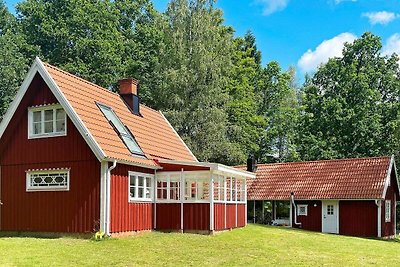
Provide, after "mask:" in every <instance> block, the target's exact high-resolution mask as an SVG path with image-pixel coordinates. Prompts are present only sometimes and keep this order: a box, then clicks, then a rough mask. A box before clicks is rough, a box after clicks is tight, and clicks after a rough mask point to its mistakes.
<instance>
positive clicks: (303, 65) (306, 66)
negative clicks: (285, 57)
mask: <svg viewBox="0 0 400 267" xmlns="http://www.w3.org/2000/svg"><path fill="white" fill-rule="evenodd" d="M356 38H357V37H356V36H355V35H354V34H351V33H348V32H344V33H341V34H339V35H337V36H335V37H333V38H332V39H329V40H324V41H323V42H322V43H321V44H319V45H318V46H317V48H316V49H315V50H314V51H312V50H311V49H308V50H307V52H305V53H304V54H303V55H302V56H301V58H300V59H299V61H298V62H297V65H298V66H299V68H300V70H302V71H303V72H310V71H314V70H316V69H317V68H318V66H319V65H321V64H323V63H326V62H328V59H329V58H332V57H339V56H342V50H343V46H344V43H346V42H347V43H351V42H353V41H354V40H355V39H356Z"/></svg>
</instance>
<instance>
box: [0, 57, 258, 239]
mask: <svg viewBox="0 0 400 267" xmlns="http://www.w3.org/2000/svg"><path fill="white" fill-rule="evenodd" d="M137 91H138V85H137V82H136V81H135V80H133V79H127V80H123V81H121V82H120V94H117V93H113V92H111V91H109V90H106V89H104V88H101V87H99V86H97V85H95V84H92V83H90V82H88V81H85V80H83V79H81V78H78V77H76V76H73V75H71V74H69V73H67V72H64V71H62V70H60V69H57V68H55V67H53V66H51V65H49V64H44V63H42V62H41V61H40V60H39V59H38V58H37V59H36V60H35V62H34V63H33V65H32V67H31V69H30V70H29V72H28V74H27V77H26V79H25V81H24V82H23V84H22V86H21V88H20V90H19V91H18V93H17V95H16V97H15V100H14V102H13V103H12V105H11V106H10V108H9V110H8V111H7V113H6V115H5V117H4V119H3V121H2V122H1V124H0V231H9V232H10V231H11V232H59V233H89V232H93V231H96V230H98V229H100V230H102V231H104V232H105V233H106V234H113V233H122V232H132V231H141V230H151V229H159V230H177V231H196V232H199V231H202V232H206V233H210V232H213V231H217V230H223V229H230V228H234V227H241V226H244V225H245V224H246V212H245V211H246V179H247V178H251V177H253V178H254V177H255V175H254V174H253V173H250V172H247V171H241V170H237V169H235V168H232V167H228V166H224V165H221V164H216V163H203V162H198V161H197V159H196V157H195V156H194V155H193V154H192V153H191V151H190V150H189V148H188V147H187V146H186V145H185V143H184V142H183V141H182V139H181V138H180V137H179V135H178V134H177V133H176V132H175V130H174V129H173V128H172V126H171V125H170V124H169V122H168V121H167V120H166V118H165V117H164V116H163V115H162V113H160V112H157V111H155V110H153V109H151V108H148V107H146V106H144V105H141V104H140V103H139V102H140V101H139V97H138V94H137Z"/></svg>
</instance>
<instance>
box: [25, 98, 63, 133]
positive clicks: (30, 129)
mask: <svg viewBox="0 0 400 267" xmlns="http://www.w3.org/2000/svg"><path fill="white" fill-rule="evenodd" d="M57 109H62V110H64V109H63V108H62V106H61V105H60V104H55V105H47V106H41V107H31V108H28V139H36V138H47V137H56V136H66V135H67V113H66V112H65V110H64V125H65V130H64V131H62V132H57V131H56V130H57V123H56V121H57V120H56V110H57ZM46 110H52V111H53V132H51V133H45V132H44V113H45V111H46ZM36 111H40V112H41V121H40V122H41V130H42V132H41V133H40V134H34V133H33V113H34V112H36Z"/></svg>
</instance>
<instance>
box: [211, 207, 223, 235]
mask: <svg viewBox="0 0 400 267" xmlns="http://www.w3.org/2000/svg"><path fill="white" fill-rule="evenodd" d="M224 229H225V204H223V203H216V204H214V230H216V231H218V230H224Z"/></svg>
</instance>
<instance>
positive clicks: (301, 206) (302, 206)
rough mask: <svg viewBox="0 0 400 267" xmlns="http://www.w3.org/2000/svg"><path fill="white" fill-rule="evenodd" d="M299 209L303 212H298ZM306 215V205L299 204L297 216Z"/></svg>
mask: <svg viewBox="0 0 400 267" xmlns="http://www.w3.org/2000/svg"><path fill="white" fill-rule="evenodd" d="M301 208H304V212H300V210H301ZM307 215H308V205H305V204H299V205H297V216H307Z"/></svg>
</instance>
